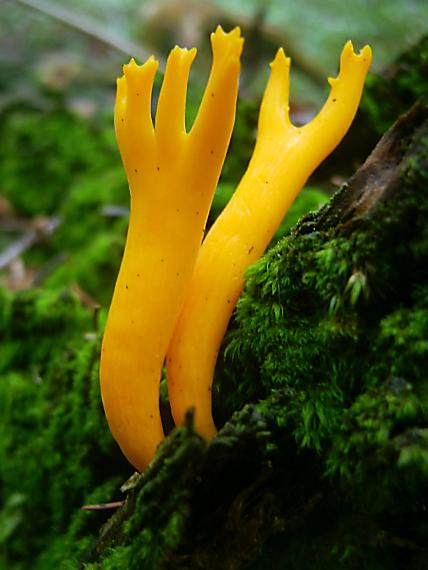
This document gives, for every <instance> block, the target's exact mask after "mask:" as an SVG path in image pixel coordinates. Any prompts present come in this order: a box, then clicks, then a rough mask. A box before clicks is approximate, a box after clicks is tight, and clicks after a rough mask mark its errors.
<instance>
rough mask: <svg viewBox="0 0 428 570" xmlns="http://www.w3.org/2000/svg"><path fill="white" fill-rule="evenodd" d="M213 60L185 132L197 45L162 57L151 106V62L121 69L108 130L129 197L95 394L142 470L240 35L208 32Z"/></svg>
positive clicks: (226, 121)
mask: <svg viewBox="0 0 428 570" xmlns="http://www.w3.org/2000/svg"><path fill="white" fill-rule="evenodd" d="M211 42H212V50H213V63H212V68H211V74H210V78H209V80H208V84H207V87H206V90H205V94H204V96H203V99H202V102H201V105H200V109H199V113H198V116H197V118H196V120H195V123H194V125H193V127H192V129H191V131H190V132H189V133H187V132H186V129H185V105H186V89H187V81H188V75H189V71H190V66H191V64H192V61H193V59H194V57H195V55H196V50H195V49H192V50H190V51H187V50H185V49H181V48H178V47H176V48H174V49H173V50H172V52H171V53H170V55H169V58H168V61H167V65H166V71H165V76H164V80H163V84H162V88H161V92H160V95H159V101H158V105H157V112H156V121H155V127H154V126H153V123H152V119H151V99H152V87H153V81H154V77H155V74H156V70H157V65H158V64H157V62H156V61H155V60H154V59H153V58H150V59H149V60H148V61H146V63H145V64H144V65H142V66H139V65H137V64H136V63H135V61H134V60H131V62H130V63H129V64H128V65H126V66H124V76H123V77H121V78H120V79H118V81H117V99H116V107H115V128H116V134H117V139H118V142H119V148H120V152H121V156H122V161H123V164H124V166H125V170H126V174H127V177H128V181H129V187H130V193H131V211H130V220H129V229H128V235H127V240H126V246H125V252H124V256H123V260H122V264H121V267H120V271H119V275H118V278H117V282H116V287H115V290H114V294H113V300H112V303H111V307H110V311H109V316H108V321H107V326H106V329H105V334H104V338H103V345H102V354H101V370H100V380H101V393H102V399H103V404H104V408H105V412H106V415H107V419H108V423H109V426H110V429H111V431H112V433H113V436H114V437H115V439H116V440H117V442H118V443H119V445H120V447H121V448H122V451H123V452H124V454H125V455H126V457H127V458H128V460H129V461H130V462H131V463H132V464H133V465H134V466H135V467H136V468H137V469H139V470H143V469H144V468H145V467H146V466H147V465H148V463H149V462H150V460H151V459H152V457H153V455H154V453H155V451H156V448H157V446H158V444H159V443H160V441H161V440H162V439H163V437H164V435H163V429H162V423H161V418H160V412H159V382H160V376H161V370H162V365H163V361H164V357H165V353H166V350H167V346H168V343H169V340H170V338H171V336H172V332H173V329H174V325H175V323H176V320H177V318H178V316H179V313H180V310H181V308H182V305H183V302H184V298H185V293H186V291H187V289H188V285H189V282H190V278H191V275H192V271H193V268H194V263H195V260H196V256H197V253H198V250H199V247H200V244H201V240H202V236H203V231H204V227H205V223H206V219H207V216H208V211H209V207H210V204H211V200H212V196H213V194H214V191H215V188H216V185H217V182H218V178H219V176H220V171H221V168H222V165H223V161H224V158H225V155H226V151H227V147H228V144H229V140H230V136H231V133H232V128H233V123H234V118H235V106H236V97H237V89H238V77H239V68H240V64H239V58H240V54H241V51H242V44H243V40H242V38H241V37H240V31H239V29H235V30H233V31H232V32H230V33H228V34H226V33H224V32H223V30H222V29H221V28H220V27H219V28H217V30H216V32H215V33H214V34H212V36H211Z"/></svg>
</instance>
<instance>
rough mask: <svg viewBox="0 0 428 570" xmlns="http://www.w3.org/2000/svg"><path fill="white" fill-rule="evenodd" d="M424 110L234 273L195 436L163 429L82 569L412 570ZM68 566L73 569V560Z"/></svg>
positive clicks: (427, 399)
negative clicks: (206, 434) (226, 320)
mask: <svg viewBox="0 0 428 570" xmlns="http://www.w3.org/2000/svg"><path fill="white" fill-rule="evenodd" d="M427 188H428V107H426V106H424V105H422V104H419V105H416V106H415V107H413V108H412V109H411V110H410V111H409V112H408V113H407V114H406V115H404V116H403V117H401V118H400V119H399V120H398V121H397V122H396V123H395V124H394V126H393V127H392V128H391V129H390V130H389V131H388V132H387V133H386V135H385V136H384V137H383V138H382V139H381V141H380V142H379V144H378V145H377V147H376V148H375V150H374V151H373V153H372V154H371V156H370V157H369V158H368V159H367V161H366V162H365V164H364V165H363V166H362V167H361V168H360V169H359V170H358V171H357V173H356V174H355V175H354V176H353V177H352V178H351V179H350V180H349V182H348V183H347V184H345V185H344V186H343V188H342V189H341V190H340V191H339V192H338V193H337V195H336V196H334V198H333V199H332V200H331V202H330V203H329V204H328V205H327V206H326V207H324V208H323V209H322V210H321V211H320V212H319V213H317V214H315V215H309V216H307V217H305V218H304V219H303V220H302V221H301V222H300V223H299V225H298V226H297V227H296V228H295V229H294V231H293V232H292V234H291V235H290V236H288V237H286V238H285V239H284V240H282V241H281V242H280V243H279V244H278V245H276V246H275V247H274V248H273V249H272V250H270V251H269V252H268V253H267V255H266V256H265V257H264V258H263V259H262V260H260V261H259V262H258V263H257V264H256V265H255V266H254V267H253V268H251V270H250V271H249V273H248V278H247V284H246V289H245V292H244V294H243V296H242V298H241V300H240V303H239V305H238V309H237V313H236V315H235V318H234V322H233V324H232V327H231V330H230V332H229V334H228V337H227V338H226V340H225V344H224V349H223V352H222V355H221V356H222V358H221V361H220V365H219V367H218V371H217V372H218V375H217V376H218V377H217V389H216V401H215V405H216V406H215V407H216V410H217V420H218V422H220V423H222V419H224V418H226V417H228V416H229V415H230V414H231V413H232V412H234V410H238V411H235V412H234V413H233V414H232V416H231V418H230V419H229V421H227V422H226V423H225V424H224V425H223V427H222V429H221V430H220V432H219V434H218V436H217V437H216V438H215V439H214V440H213V441H212V442H210V443H206V442H205V441H203V440H202V439H201V438H199V437H198V436H197V435H196V434H195V433H194V431H193V429H192V418H191V415H189V418H188V424H187V425H186V426H184V427H182V428H180V429H178V430H176V431H175V432H173V433H172V434H171V435H170V436H169V438H168V439H167V440H166V442H165V444H164V445H162V446H161V448H160V450H159V453H158V455H157V457H156V460H155V462H154V463H153V464H152V466H151V467H150V468H149V469H148V471H147V472H146V473H144V474H143V475H142V476H140V477H139V479H138V480H137V482H136V484H135V487H134V488H133V489H132V491H130V493H129V495H128V498H127V500H126V503H125V505H124V506H123V508H122V510H120V511H119V512H118V513H116V515H115V516H114V517H113V518H112V519H111V520H110V521H109V523H108V525H106V526H105V527H104V529H103V530H102V532H101V535H100V539H99V541H98V543H97V544H95V545H94V546H93V549H92V550H91V552H90V553H88V558H87V559H86V560H85V564H86V565H87V566H86V567H88V568H129V569H133V568H149V569H151V568H174V569H180V568H183V569H184V568H186V569H187V568H188V569H193V568H194V569H199V568H200V569H205V570H209V569H216V570H219V569H223V568H224V569H229V568H252V569H259V568H260V569H262V568H265V567H266V568H272V567H273V568H298V569H306V568H311V569H313V568H326V567H328V568H336V567H337V568H339V567H340V568H362V567H364V568H382V569H384V568H402V567H404V566H403V564H404V565H405V567H406V568H415V569H416V568H418V569H419V568H423V567H424V564H426V560H427V555H428V552H427V547H426V545H427V538H428V536H427V535H428V532H427V528H428V518H427V512H428V511H427V508H426V506H427V505H426V497H427V496H428V495H427V490H428V415H427V410H428V378H427V363H428V343H427V340H426V339H427V338H428V311H427V309H428V225H427V223H426V219H427V214H428V201H427V195H426V194H427ZM82 564H83V561H82Z"/></svg>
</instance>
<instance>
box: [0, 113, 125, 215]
mask: <svg viewBox="0 0 428 570" xmlns="http://www.w3.org/2000/svg"><path fill="white" fill-rule="evenodd" d="M0 136H1V140H2V154H1V157H0V178H1V180H2V188H1V191H2V193H3V194H5V195H6V196H7V198H8V199H9V200H10V202H11V203H12V205H13V206H14V207H15V208H16V209H17V210H18V211H19V212H21V213H23V214H27V215H36V214H52V213H54V212H57V211H58V209H59V207H60V206H61V204H62V203H63V201H64V199H66V198H67V195H68V190H69V188H70V186H71V185H72V183H73V182H75V181H77V180H79V179H81V178H82V177H85V176H87V175H88V174H89V175H90V174H91V173H94V172H98V173H100V172H102V170H103V169H104V168H106V167H109V165H110V164H111V163H112V162H116V163H117V162H118V154H117V152H116V149H115V144H114V139H113V135H112V132H111V128H109V129H105V128H104V129H103V128H99V127H96V126H95V125H94V124H93V123H90V122H88V121H85V120H84V119H81V118H78V117H76V116H74V115H72V114H70V113H67V112H66V111H64V110H62V109H54V110H51V111H40V110H36V109H33V108H22V107H16V108H8V109H6V110H3V113H2V115H1V116H0Z"/></svg>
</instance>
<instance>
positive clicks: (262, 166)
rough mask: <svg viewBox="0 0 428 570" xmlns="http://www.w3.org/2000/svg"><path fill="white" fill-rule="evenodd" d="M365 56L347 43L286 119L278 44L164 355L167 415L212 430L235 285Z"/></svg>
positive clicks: (309, 164) (320, 154) (349, 109)
mask: <svg viewBox="0 0 428 570" xmlns="http://www.w3.org/2000/svg"><path fill="white" fill-rule="evenodd" d="M370 62H371V50H370V48H369V47H368V46H366V47H365V48H363V49H362V50H361V53H360V54H359V55H357V54H355V53H354V50H353V47H352V44H351V42H348V43H347V44H346V45H345V47H344V49H343V51H342V55H341V58H340V73H339V76H338V77H337V78H336V79H330V80H329V83H330V85H331V90H330V94H329V96H328V99H327V101H326V103H325V105H324V107H323V108H322V109H321V111H320V112H319V114H318V115H317V116H316V117H315V118H314V119H313V120H312V121H311V122H310V123H308V124H307V125H305V126H304V127H296V126H294V125H293V124H291V122H290V119H289V107H288V91H289V89H288V82H289V66H290V60H289V59H288V58H286V57H285V55H284V52H283V51H282V50H279V51H278V53H277V55H276V57H275V59H274V61H273V62H272V64H271V75H270V79H269V82H268V85H267V87H266V91H265V94H264V97H263V101H262V106H261V110H260V118H259V131H258V136H257V142H256V146H255V150H254V153H253V156H252V159H251V162H250V164H249V166H248V169H247V171H246V173H245V175H244V177H243V178H242V180H241V182H240V184H239V186H238V188H237V189H236V191H235V194H234V195H233V197H232V199H231V200H230V202H229V204H228V205H227V206H226V208H225V209H224V210H223V212H222V214H221V215H220V216H219V218H218V219H217V220H216V222H215V224H214V225H213V227H212V228H211V230H210V231H209V233H208V235H207V236H206V238H205V240H204V242H203V244H202V247H201V250H200V253H199V255H198V259H197V263H196V266H195V270H194V272H193V276H192V280H191V282H190V288H189V290H188V292H187V297H186V301H185V305H184V308H183V310H182V312H181V315H180V319H179V321H178V323H177V326H176V328H175V330H174V335H173V338H172V341H171V343H170V347H169V350H168V358H167V368H168V390H169V398H170V403H171V407H172V413H173V416H174V420H175V422H176V423H177V424H178V425H180V424H182V423H183V421H184V418H185V414H186V411H187V410H188V409H189V408H191V407H194V408H195V411H196V414H195V425H196V429H197V431H198V432H199V433H200V434H201V435H203V436H205V437H208V438H209V437H212V436H213V435H214V434H215V433H216V428H215V425H214V422H213V418H212V412H211V387H212V381H213V375H214V368H215V363H216V359H217V354H218V351H219V347H220V344H221V341H222V339H223V337H224V334H225V332H226V328H227V324H228V322H229V319H230V316H231V314H232V312H233V309H234V307H235V305H236V302H237V300H238V297H239V295H240V293H241V291H242V288H243V283H244V272H245V270H246V268H247V267H248V266H249V265H250V264H252V263H254V261H255V260H257V259H258V258H259V257H260V256H261V255H262V254H263V252H264V251H265V249H266V247H267V245H268V244H269V242H270V240H271V238H272V236H273V235H274V233H275V231H276V229H277V227H278V225H279V224H280V222H281V220H282V219H283V217H284V215H285V213H286V212H287V210H288V208H289V207H290V205H291V204H292V202H293V200H294V199H295V197H296V195H297V194H298V192H299V191H300V189H301V188H302V186H303V185H304V183H305V182H306V180H307V179H308V177H309V176H310V174H311V173H312V172H313V171H314V169H315V168H316V167H317V166H318V165H319V164H320V163H321V162H322V161H323V160H324V158H326V156H328V154H329V153H331V151H332V150H333V149H334V148H335V147H336V146H337V145H338V144H339V142H340V141H341V139H342V138H343V136H344V135H345V133H346V132H347V130H348V129H349V127H350V125H351V123H352V120H353V118H354V116H355V113H356V111H357V108H358V105H359V101H360V98H361V93H362V89H363V85H364V80H365V77H366V74H367V70H368V68H369V66H370Z"/></svg>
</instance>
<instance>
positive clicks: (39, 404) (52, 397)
mask: <svg viewBox="0 0 428 570" xmlns="http://www.w3.org/2000/svg"><path fill="white" fill-rule="evenodd" d="M2 304H3V308H4V310H3V311H2V320H1V325H0V326H1V329H2V330H3V332H6V334H5V339H4V345H5V347H6V350H5V351H2V356H3V359H2V372H1V382H0V418H1V420H0V429H1V437H0V464H1V465H2V469H1V471H0V504H1V505H3V507H2V510H1V511H0V518H1V517H2V516H3V517H4V518H6V519H7V520H8V521H9V528H8V529H7V532H5V534H4V537H3V541H2V548H1V550H0V552H1V558H0V564H3V565H4V567H7V568H11V569H15V568H16V569H18V568H25V567H28V566H27V563H28V555H29V553H31V560H32V562H31V565H32V567H33V568H43V569H48V568H54V567H56V564H57V563H59V561H60V560H61V559H62V558H63V557H64V549H65V545H67V544H69V543H70V540H72V539H71V537H73V540H72V542H73V544H74V541H76V542H77V543H79V540H77V535H78V534H79V533H80V532H82V536H83V537H84V544H85V545H87V542H88V541H90V540H93V537H92V539H91V537H90V533H89V531H90V529H91V528H93V530H92V532H94V533H96V529H97V527H98V525H99V521H100V519H99V517H98V518H96V517H92V522H93V523H95V527H91V525H90V524H84V520H86V521H89V520H90V519H91V515H88V513H81V512H79V507H80V506H81V505H83V504H85V501H87V500H88V501H90V500H91V499H93V498H94V497H96V498H97V500H99V499H101V497H102V500H104V501H109V500H111V494H110V493H111V491H112V489H113V488H114V487H117V484H118V479H117V473H118V472H119V473H120V472H122V478H123V477H124V473H126V470H127V469H128V468H127V467H126V464H125V462H124V461H123V460H122V458H121V456H120V454H119V453H118V452H117V450H116V448H115V445H114V443H113V441H112V439H111V436H110V434H109V431H108V428H107V425H106V421H105V418H104V414H103V411H102V407H101V400H100V394H99V387H98V357H99V356H98V355H99V339H98V337H97V335H96V334H94V332H93V330H92V315H91V314H90V313H89V312H88V311H87V310H86V309H84V308H83V307H82V306H81V305H80V303H79V301H78V300H77V299H76V298H75V297H74V296H73V295H71V294H70V293H69V292H67V291H59V292H53V291H37V290H32V291H26V292H22V293H18V294H16V295H14V296H11V295H6V296H3V301H2ZM5 355H6V356H7V357H5ZM119 480H120V478H119ZM11 513H12V515H13V516H12V520H10V515H11ZM35 521H37V524H35ZM61 545H62V546H61ZM75 547H76V549H77V545H75ZM79 548H80V547H79ZM82 549H83V545H82ZM56 551H57V554H56V555H55V552H56ZM49 552H50V553H51V554H49Z"/></svg>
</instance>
